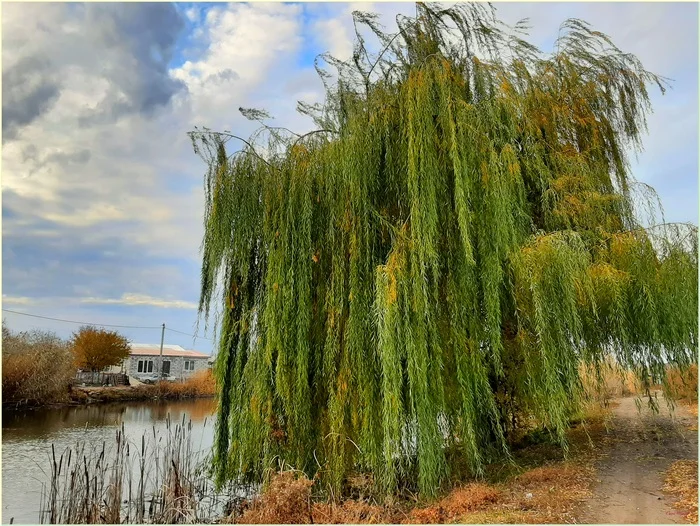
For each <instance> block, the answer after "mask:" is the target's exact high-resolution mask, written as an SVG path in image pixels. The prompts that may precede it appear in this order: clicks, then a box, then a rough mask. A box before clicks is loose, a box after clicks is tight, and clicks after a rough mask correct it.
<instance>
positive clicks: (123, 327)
mask: <svg viewBox="0 0 700 526" xmlns="http://www.w3.org/2000/svg"><path fill="white" fill-rule="evenodd" d="M2 310H3V312H11V313H12V314H19V315H20V316H30V317H32V318H41V319H43V320H53V321H62V322H64V323H77V324H78V325H92V326H93V327H119V328H120V329H160V327H143V326H137V325H109V324H107V323H88V322H84V321H73V320H62V319H60V318H51V317H49V316H39V315H37V314H27V313H26V312H17V311H15V310H10V309H2Z"/></svg>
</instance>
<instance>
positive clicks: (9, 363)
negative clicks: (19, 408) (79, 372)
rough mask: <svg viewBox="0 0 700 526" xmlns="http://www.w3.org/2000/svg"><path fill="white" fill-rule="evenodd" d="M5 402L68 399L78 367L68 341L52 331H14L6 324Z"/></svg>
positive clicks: (4, 356)
mask: <svg viewBox="0 0 700 526" xmlns="http://www.w3.org/2000/svg"><path fill="white" fill-rule="evenodd" d="M2 333H3V338H2V396H3V403H4V404H15V405H23V404H27V405H32V404H42V403H51V402H63V401H65V400H67V399H68V392H69V387H70V383H71V380H72V379H73V378H74V376H75V372H76V368H75V365H74V363H73V355H72V354H71V352H70V349H69V347H68V344H67V343H66V342H65V341H63V340H61V338H59V337H58V336H57V335H56V334H54V333H53V332H50V331H41V330H33V331H29V332H20V333H16V334H15V333H13V332H12V331H10V330H9V329H7V327H5V325H4V324H3V332H2Z"/></svg>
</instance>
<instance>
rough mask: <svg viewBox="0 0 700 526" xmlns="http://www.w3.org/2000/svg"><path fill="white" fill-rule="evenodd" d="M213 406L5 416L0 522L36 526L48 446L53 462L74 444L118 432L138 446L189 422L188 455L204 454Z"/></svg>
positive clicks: (157, 405) (142, 405)
mask: <svg viewBox="0 0 700 526" xmlns="http://www.w3.org/2000/svg"><path fill="white" fill-rule="evenodd" d="M215 409H216V402H215V401H214V400H213V399H209V398H206V399H195V400H186V401H162V402H155V401H154V402H133V403H118V404H98V405H88V406H80V407H63V408H46V409H36V410H30V411H24V412H16V411H12V412H10V411H4V412H3V421H2V522H3V523H9V522H10V520H11V519H12V518H14V523H16V524H28V523H29V524H37V523H38V522H39V520H40V507H41V494H42V485H43V484H46V483H47V482H48V480H49V474H50V472H51V461H50V458H51V446H52V444H53V446H54V447H55V450H56V455H57V456H58V455H59V454H60V453H61V452H63V451H64V450H65V449H66V448H75V446H76V444H78V443H86V444H91V445H94V446H99V445H100V444H102V443H103V442H106V443H107V444H111V443H113V442H114V438H115V434H116V432H117V430H118V429H120V428H121V427H122V426H123V428H124V433H125V436H126V439H127V440H129V441H131V442H134V443H137V442H138V441H140V440H141V437H142V436H143V435H144V434H145V433H152V432H153V430H154V428H155V431H156V432H157V433H159V432H161V431H163V430H165V428H166V424H167V419H168V418H170V421H172V422H182V421H183V418H184V420H185V422H188V421H191V425H192V430H191V433H190V436H191V437H192V450H193V451H195V452H204V451H208V450H209V449H210V448H211V445H212V443H213V435H214V419H213V414H214V411H215Z"/></svg>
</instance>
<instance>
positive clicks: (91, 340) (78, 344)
mask: <svg viewBox="0 0 700 526" xmlns="http://www.w3.org/2000/svg"><path fill="white" fill-rule="evenodd" d="M70 344H71V349H72V351H73V354H74V355H75V363H76V365H77V366H78V367H79V368H81V369H84V370H89V371H100V370H102V369H104V368H105V367H111V366H112V365H118V364H119V363H121V361H122V360H124V359H125V358H127V357H128V356H129V354H130V352H131V348H130V346H129V341H128V340H127V339H126V338H125V337H124V336H122V335H121V334H119V333H118V332H116V331H107V330H105V329H96V328H94V327H81V328H80V330H78V331H77V332H75V333H73V336H72V337H71V340H70Z"/></svg>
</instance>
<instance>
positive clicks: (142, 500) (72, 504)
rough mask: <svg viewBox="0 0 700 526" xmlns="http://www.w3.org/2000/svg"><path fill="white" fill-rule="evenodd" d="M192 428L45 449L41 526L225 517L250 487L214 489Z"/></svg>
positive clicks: (196, 520) (198, 520)
mask: <svg viewBox="0 0 700 526" xmlns="http://www.w3.org/2000/svg"><path fill="white" fill-rule="evenodd" d="M193 444H194V442H193V437H192V424H191V422H185V419H184V417H183V420H182V421H181V422H179V423H176V424H173V423H172V422H171V420H170V419H169V418H168V420H167V421H166V429H165V432H164V433H158V432H157V431H156V429H155V427H153V428H152V429H151V430H150V431H149V432H146V433H144V434H143V435H142V436H141V438H140V441H138V442H132V441H130V440H129V439H128V437H127V436H126V435H125V433H124V428H123V426H122V428H121V429H119V430H117V432H116V434H115V439H114V442H112V443H110V444H108V443H105V442H103V443H102V444H100V445H94V444H93V445H90V444H85V443H78V444H76V446H75V447H74V448H67V449H66V450H65V451H63V452H62V453H60V454H57V452H56V451H55V449H54V447H53V446H52V448H51V469H50V474H49V482H48V484H46V485H45V487H44V489H43V491H42V499H41V500H42V504H41V517H40V520H41V523H42V524H121V523H124V524H193V523H211V522H214V521H216V520H217V517H221V516H222V515H227V514H229V513H230V512H231V510H232V509H233V508H234V507H235V506H236V503H237V502H238V501H240V500H243V499H244V498H247V497H248V496H249V494H250V492H251V491H254V490H255V488H252V487H249V486H239V485H234V484H233V483H231V484H229V485H228V486H226V487H224V488H222V489H220V490H218V491H217V489H216V488H215V487H214V484H213V482H212V479H211V478H210V476H209V466H210V464H211V461H210V458H209V454H208V452H205V451H197V450H195V448H194V447H193Z"/></svg>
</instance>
